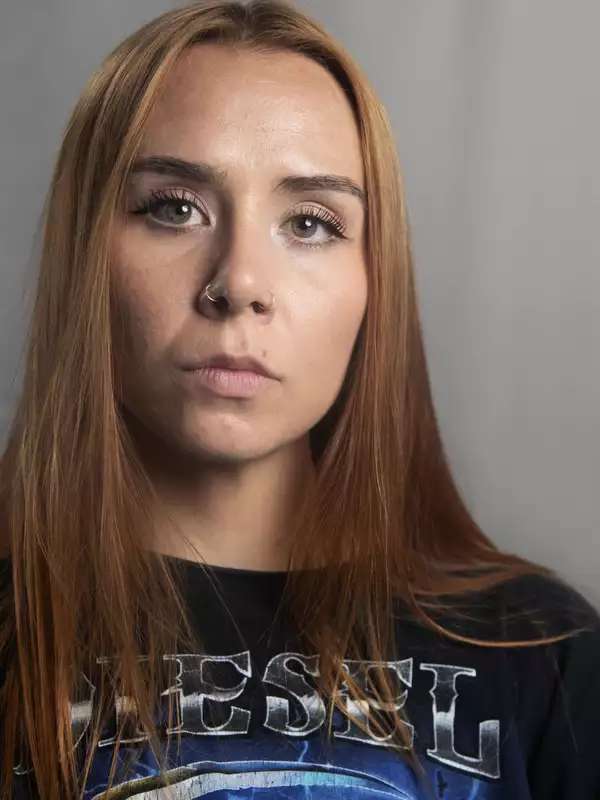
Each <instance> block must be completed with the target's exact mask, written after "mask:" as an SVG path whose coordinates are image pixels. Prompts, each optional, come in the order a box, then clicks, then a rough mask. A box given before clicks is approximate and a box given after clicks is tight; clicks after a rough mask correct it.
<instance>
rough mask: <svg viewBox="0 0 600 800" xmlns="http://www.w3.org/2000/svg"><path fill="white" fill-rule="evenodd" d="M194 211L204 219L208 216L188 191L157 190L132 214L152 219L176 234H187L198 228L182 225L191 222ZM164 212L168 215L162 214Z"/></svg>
mask: <svg viewBox="0 0 600 800" xmlns="http://www.w3.org/2000/svg"><path fill="white" fill-rule="evenodd" d="M194 209H195V210H196V211H198V212H199V213H200V214H201V215H202V216H203V217H205V216H206V214H205V213H204V211H203V210H202V208H201V206H200V205H199V203H198V201H197V199H196V198H195V197H194V195H191V194H190V193H189V192H186V190H176V189H156V190H154V191H152V192H151V193H150V194H149V195H148V197H146V198H144V200H142V202H141V203H140V204H139V205H138V206H137V207H136V208H134V209H133V211H132V212H131V213H132V214H139V215H140V216H148V217H151V218H152V219H153V221H156V222H157V223H158V225H159V226H160V227H163V228H170V229H171V230H172V231H174V232H175V233H186V232H187V231H188V230H190V229H191V228H196V227H198V225H184V224H182V223H185V222H188V221H189V219H190V214H191V213H192V212H193V210H194ZM163 211H165V212H166V213H162V212H163ZM161 217H162V219H161ZM200 224H202V223H200Z"/></svg>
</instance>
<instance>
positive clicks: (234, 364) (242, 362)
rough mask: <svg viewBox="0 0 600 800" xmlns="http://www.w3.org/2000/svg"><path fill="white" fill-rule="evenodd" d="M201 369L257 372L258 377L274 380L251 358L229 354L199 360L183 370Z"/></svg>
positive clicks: (266, 369)
mask: <svg viewBox="0 0 600 800" xmlns="http://www.w3.org/2000/svg"><path fill="white" fill-rule="evenodd" d="M201 367H222V368H223V369H243V370H249V371H251V372H258V373H259V375H266V376H267V377H268V378H276V377H277V376H276V375H274V374H273V373H272V372H271V370H270V369H269V368H268V367H267V366H266V364H263V363H262V362H261V361H259V360H258V359H256V358H252V356H234V355H231V354H230V353H216V354H215V355H214V356H208V357H207V358H203V359H200V360H199V361H197V362H195V363H191V364H186V365H185V369H200V368H201Z"/></svg>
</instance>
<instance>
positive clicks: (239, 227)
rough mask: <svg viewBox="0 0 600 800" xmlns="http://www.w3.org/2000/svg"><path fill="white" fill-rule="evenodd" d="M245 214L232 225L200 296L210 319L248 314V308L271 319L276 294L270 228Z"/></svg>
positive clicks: (202, 308)
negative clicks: (271, 269)
mask: <svg viewBox="0 0 600 800" xmlns="http://www.w3.org/2000/svg"><path fill="white" fill-rule="evenodd" d="M250 217H251V215H250V214H249V213H248V214H245V215H244V217H243V219H240V220H239V221H238V222H237V224H235V225H234V224H232V225H231V226H230V228H229V234H230V235H229V236H228V240H227V243H226V246H225V253H224V254H223V255H221V256H220V258H219V260H218V268H217V269H216V270H215V271H214V272H213V277H212V278H211V279H210V280H209V282H208V283H207V284H206V285H204V286H203V288H202V289H201V291H200V295H199V298H198V306H199V310H200V311H201V313H202V314H204V315H205V316H207V317H209V318H210V319H218V318H221V317H223V316H230V315H232V314H241V313H245V312H246V310H247V309H248V308H250V309H251V310H252V311H254V312H255V313H256V314H260V315H262V316H264V317H265V318H270V317H271V316H272V314H273V310H274V307H275V295H274V292H273V290H272V288H271V283H272V281H271V279H270V277H269V275H270V270H269V268H268V267H269V259H270V258H272V254H268V252H267V251H268V248H269V246H272V243H271V242H270V237H269V233H268V228H267V226H265V229H264V230H262V231H261V226H260V224H258V223H257V222H256V221H255V220H253V219H251V218H250ZM267 240H268V241H267Z"/></svg>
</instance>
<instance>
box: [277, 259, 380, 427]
mask: <svg viewBox="0 0 600 800" xmlns="http://www.w3.org/2000/svg"><path fill="white" fill-rule="evenodd" d="M366 296H367V286H366V278H365V276H364V273H361V272H357V273H356V275H355V276H354V277H353V280H352V281H348V282H346V283H345V284H344V285H343V286H342V287H341V288H340V289H339V290H338V291H337V292H330V293H329V295H328V302H327V303H326V304H323V305H322V306H319V307H318V308H315V310H314V313H313V314H311V315H307V316H306V318H305V319H304V320H303V321H302V323H301V324H299V325H298V327H297V329H296V333H295V336H294V349H293V360H292V361H291V369H290V374H291V375H293V376H294V384H295V385H294V390H295V391H296V392H297V394H298V396H301V397H302V398H303V399H304V400H305V401H306V402H307V403H308V404H309V405H311V406H313V408H314V409H315V410H319V411H321V412H322V413H323V414H324V413H325V412H326V411H327V410H328V408H329V406H330V405H331V404H332V403H333V402H334V400H335V398H336V397H337V394H338V393H339V390H340V389H341V386H342V383H343V381H344V377H345V375H346V371H347V368H348V363H349V361H350V356H351V354H352V350H353V347H354V344H355V342H356V337H357V335H358V331H359V329H360V325H361V322H362V320H363V317H364V313H365V308H366ZM294 362H295V363H294Z"/></svg>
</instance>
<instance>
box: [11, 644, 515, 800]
mask: <svg viewBox="0 0 600 800" xmlns="http://www.w3.org/2000/svg"><path fill="white" fill-rule="evenodd" d="M163 658H164V659H165V660H170V661H173V662H174V664H175V667H176V679H175V681H174V685H172V686H168V687H166V688H165V689H164V691H162V692H161V698H162V699H161V705H162V702H163V700H164V706H165V708H166V706H167V703H168V699H169V698H168V696H169V695H172V696H173V700H174V708H175V719H176V720H177V725H176V726H174V727H172V728H167V725H166V715H165V718H164V719H163V720H162V722H164V726H163V732H164V734H165V735H167V734H171V735H173V734H175V733H176V732H177V731H179V732H180V733H181V747H180V750H179V753H178V754H177V756H176V758H173V759H172V760H171V755H170V753H169V762H168V763H169V767H170V768H169V771H168V772H167V775H166V778H167V779H166V780H163V779H162V778H161V777H160V776H159V769H158V764H157V762H156V760H155V759H154V756H153V755H152V753H151V751H150V749H149V748H148V747H146V746H145V745H144V741H145V737H144V735H143V732H142V731H139V735H131V736H130V738H126V739H122V744H121V748H120V751H119V753H120V757H119V764H120V765H122V764H123V760H124V758H125V756H126V754H127V753H128V751H129V753H130V752H131V748H136V749H137V751H138V752H137V753H136V757H135V760H134V762H133V766H130V767H129V771H128V772H127V773H126V774H119V772H118V771H117V779H116V780H115V781H114V782H113V788H112V790H111V791H110V792H109V793H106V792H105V789H106V787H107V786H108V774H109V770H110V762H111V757H112V752H113V747H114V745H115V741H116V735H115V734H116V730H117V728H118V724H119V722H120V721H121V715H123V714H128V715H129V717H130V719H131V714H132V711H131V703H130V702H129V703H128V702H127V701H128V700H129V698H124V697H117V698H116V700H115V708H114V718H113V720H112V723H111V725H112V727H113V728H114V731H104V732H103V733H106V734H107V735H106V736H105V737H104V738H103V739H101V741H100V743H99V747H98V750H97V752H96V754H95V757H94V762H93V765H92V770H91V773H90V776H89V778H88V781H87V783H86V790H85V794H84V798H85V800H100V798H101V797H102V798H106V800H108V799H109V798H110V799H111V800H117V798H118V799H119V800H121V798H136V800H162V798H167V797H169V798H170V797H172V798H173V799H174V800H196V799H197V798H208V800H250V799H252V800H276V798H277V800H279V798H286V799H289V800H301V799H302V800H306V798H315V799H316V798H318V799H319V800H329V799H330V798H331V799H333V798H344V799H345V800H376V798H380V799H381V800H385V799H386V798H390V800H391V799H392V798H397V799H398V800H421V798H424V797H425V796H426V795H425V794H424V793H423V789H422V786H423V784H421V783H419V782H418V780H417V777H416V776H415V774H414V772H413V770H412V769H411V767H410V766H409V765H408V764H407V763H405V761H404V760H403V759H402V757H401V756H400V755H398V754H394V753H391V752H390V751H389V749H386V744H387V739H386V738H381V737H378V736H377V734H376V733H374V732H371V729H370V728H369V731H370V735H367V734H366V733H365V732H364V731H362V730H361V729H360V727H359V726H357V725H355V724H354V723H353V722H351V721H350V720H349V719H348V718H347V717H345V716H344V715H343V714H341V713H340V712H339V711H338V710H337V709H336V710H335V712H334V728H333V742H332V743H330V744H329V745H327V744H326V743H325V742H324V738H323V736H322V734H323V729H324V728H326V708H325V704H324V702H323V700H322V698H321V697H320V696H319V694H318V693H317V691H316V689H315V686H314V684H313V683H312V682H311V677H316V676H317V675H318V662H319V657H318V656H317V655H312V656H308V655H306V654H302V653H297V652H281V653H277V654H275V655H273V656H272V657H271V658H270V660H269V661H268V663H267V665H266V668H265V669H264V671H261V673H260V674H256V670H253V667H254V664H253V662H252V657H251V653H250V651H249V650H244V651H241V652H238V653H234V654H231V655H207V654H193V653H192V654H189V653H188V654H168V655H165V656H163ZM111 661H112V660H111V659H110V658H108V657H102V658H99V659H98V660H97V663H98V664H99V665H100V669H103V670H104V669H107V670H108V669H110V666H111ZM344 665H345V669H346V670H347V671H348V673H349V674H350V675H351V676H352V677H353V678H354V680H356V681H358V682H360V684H361V686H362V688H363V689H364V690H365V691H366V692H367V694H368V691H367V685H368V684H367V680H368V672H369V670H371V669H372V668H373V667H375V666H376V662H366V661H352V660H346V661H345V662H344ZM379 666H383V667H384V668H385V669H388V670H390V671H391V672H392V673H393V676H394V679H395V681H396V683H397V686H398V693H397V695H396V697H395V707H396V708H397V709H398V710H400V709H402V708H403V707H404V705H405V703H406V700H407V696H408V690H409V689H410V688H411V687H412V686H413V679H414V677H415V671H416V669H417V663H416V662H415V659H414V658H412V657H411V658H406V659H402V660H398V661H386V662H381V663H380V664H379ZM418 669H419V670H420V671H421V672H422V673H423V674H430V675H431V688H430V689H429V691H428V695H429V697H427V696H425V697H423V698H421V699H420V702H422V703H423V707H427V710H428V718H429V721H430V724H428V726H427V727H428V729H429V731H430V732H431V735H429V732H428V734H427V736H426V737H425V736H422V737H421V738H422V739H423V741H422V742H421V746H422V748H423V753H422V754H421V752H420V753H419V755H420V760H421V763H422V764H423V766H424V767H425V769H426V771H427V775H428V777H429V780H430V781H431V785H432V786H433V787H434V791H435V797H436V798H443V800H467V799H468V800H473V799H474V798H479V799H480V800H497V798H500V796H501V795H500V792H501V791H502V787H501V786H500V785H499V784H500V781H499V779H500V777H501V776H500V720H499V719H487V720H473V722H472V724H473V726H474V728H473V730H474V736H475V740H476V741H477V742H478V752H477V753H475V754H467V753H464V752H458V751H457V748H456V743H455V723H456V714H457V701H459V698H460V692H461V687H462V686H464V685H465V684H464V682H465V681H474V680H477V670H476V669H475V668H472V667H467V666H456V665H452V664H443V663H422V662H421V663H418ZM216 673H218V674H216ZM252 678H258V681H259V683H260V685H261V687H262V690H263V694H264V704H263V707H262V708H261V709H260V713H259V711H258V710H257V707H256V706H255V705H253V703H251V702H250V701H249V699H247V701H246V703H245V702H244V700H245V698H246V695H247V690H248V688H249V681H250V680H251V679H252ZM85 683H86V686H87V687H88V689H89V694H88V696H87V697H86V699H84V700H82V701H80V702H76V703H73V704H72V705H71V719H72V724H73V734H74V741H76V742H77V741H78V740H80V739H81V737H83V736H84V734H85V732H86V730H87V728H88V726H89V724H90V721H91V719H92V709H93V703H94V696H95V687H94V685H93V684H92V683H91V682H90V681H89V680H88V678H87V677H85ZM343 688H344V692H343V694H344V697H345V703H346V708H347V709H348V710H349V711H350V712H351V713H352V714H354V715H355V716H357V717H358V718H360V719H361V720H362V721H364V722H365V723H366V724H367V725H368V719H369V711H370V710H372V709H374V708H378V706H377V703H376V701H375V699H374V698H373V699H372V701H370V703H369V706H368V707H367V708H365V704H358V703H356V702H354V701H353V700H352V699H351V698H350V697H349V695H348V693H347V687H343ZM463 722H464V720H463ZM402 724H403V725H404V726H405V728H406V733H407V734H408V741H410V743H411V744H413V743H414V742H415V738H418V737H419V736H420V734H419V733H418V732H417V731H415V727H414V726H413V725H412V724H410V723H409V722H403V723H402ZM136 730H137V726H135V725H134V726H133V727H131V731H132V732H135V731H136ZM171 738H172V739H175V738H176V737H175V736H172V737H171ZM423 755H424V756H425V757H423ZM14 769H15V773H16V776H19V775H21V776H24V775H25V773H26V772H27V770H26V769H25V768H24V767H23V765H18V766H16V767H15V768H14ZM166 784H168V786H167V788H165V785H166ZM161 787H162V788H161ZM17 797H18V795H17Z"/></svg>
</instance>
